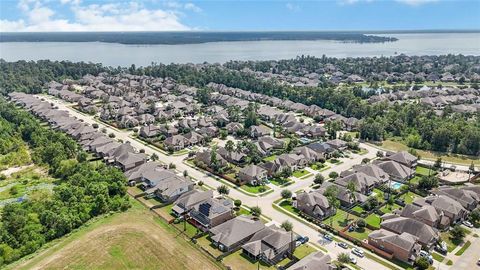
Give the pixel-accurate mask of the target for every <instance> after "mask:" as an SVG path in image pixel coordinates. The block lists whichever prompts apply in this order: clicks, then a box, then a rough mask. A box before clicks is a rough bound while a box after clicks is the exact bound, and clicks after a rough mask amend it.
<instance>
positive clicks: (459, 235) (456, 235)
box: [450, 225, 466, 243]
mask: <svg viewBox="0 0 480 270" xmlns="http://www.w3.org/2000/svg"><path fill="white" fill-rule="evenodd" d="M465 235H466V232H465V230H464V229H463V228H462V227H461V226H460V225H455V226H454V227H453V228H452V229H451V230H450V236H451V237H452V239H453V240H454V241H455V242H456V243H461V242H462V241H463V238H465Z"/></svg>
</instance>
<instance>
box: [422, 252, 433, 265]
mask: <svg viewBox="0 0 480 270" xmlns="http://www.w3.org/2000/svg"><path fill="white" fill-rule="evenodd" d="M420 256H422V257H424V258H426V259H427V260H428V262H430V264H432V263H433V257H432V255H430V253H428V252H426V251H425V250H420Z"/></svg>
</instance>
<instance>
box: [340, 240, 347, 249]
mask: <svg viewBox="0 0 480 270" xmlns="http://www.w3.org/2000/svg"><path fill="white" fill-rule="evenodd" d="M338 246H339V247H341V248H344V249H347V248H348V245H347V244H346V243H344V242H340V243H338Z"/></svg>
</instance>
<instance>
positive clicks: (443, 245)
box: [435, 241, 448, 254]
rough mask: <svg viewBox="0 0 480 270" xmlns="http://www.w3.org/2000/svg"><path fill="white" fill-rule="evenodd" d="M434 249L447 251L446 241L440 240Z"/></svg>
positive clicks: (442, 251) (444, 252)
mask: <svg viewBox="0 0 480 270" xmlns="http://www.w3.org/2000/svg"><path fill="white" fill-rule="evenodd" d="M435 250H436V251H438V252H440V253H442V254H446V253H447V252H448V248H447V243H445V241H442V242H441V243H439V244H437V245H435Z"/></svg>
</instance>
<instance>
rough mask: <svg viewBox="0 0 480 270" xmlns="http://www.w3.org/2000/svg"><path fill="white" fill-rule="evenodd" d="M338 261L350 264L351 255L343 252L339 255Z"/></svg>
mask: <svg viewBox="0 0 480 270" xmlns="http://www.w3.org/2000/svg"><path fill="white" fill-rule="evenodd" d="M337 261H338V262H340V263H341V264H347V263H349V262H350V254H348V253H345V252H342V253H339V254H338V255H337Z"/></svg>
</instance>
